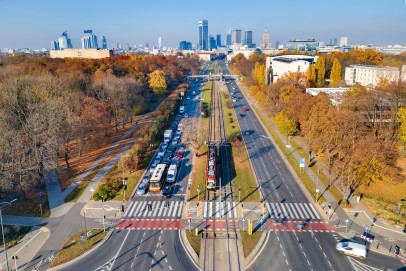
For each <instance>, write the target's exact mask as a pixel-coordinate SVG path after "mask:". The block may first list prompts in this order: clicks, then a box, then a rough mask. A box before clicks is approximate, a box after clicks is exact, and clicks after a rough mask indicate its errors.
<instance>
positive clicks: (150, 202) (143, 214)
mask: <svg viewBox="0 0 406 271" xmlns="http://www.w3.org/2000/svg"><path fill="white" fill-rule="evenodd" d="M150 204H152V201H148V207H147V206H145V208H144V210H143V212H142V216H143V217H144V216H147V213H148V212H149V205H150Z"/></svg>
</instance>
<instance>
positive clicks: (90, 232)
mask: <svg viewBox="0 0 406 271" xmlns="http://www.w3.org/2000/svg"><path fill="white" fill-rule="evenodd" d="M86 236H87V238H88V239H89V238H92V231H88V232H87V234H86Z"/></svg>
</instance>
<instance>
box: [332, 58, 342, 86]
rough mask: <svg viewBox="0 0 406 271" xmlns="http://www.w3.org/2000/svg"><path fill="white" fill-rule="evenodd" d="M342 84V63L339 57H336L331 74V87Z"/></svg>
mask: <svg viewBox="0 0 406 271" xmlns="http://www.w3.org/2000/svg"><path fill="white" fill-rule="evenodd" d="M340 84H341V64H340V61H338V59H337V58H334V62H333V68H332V69H331V74H330V87H333V88H335V87H339V86H340Z"/></svg>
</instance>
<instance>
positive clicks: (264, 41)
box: [260, 27, 271, 48]
mask: <svg viewBox="0 0 406 271" xmlns="http://www.w3.org/2000/svg"><path fill="white" fill-rule="evenodd" d="M260 48H271V43H270V41H269V34H268V27H265V31H264V34H262V43H261V44H260Z"/></svg>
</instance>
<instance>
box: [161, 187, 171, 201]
mask: <svg viewBox="0 0 406 271" xmlns="http://www.w3.org/2000/svg"><path fill="white" fill-rule="evenodd" d="M162 196H163V197H165V198H169V197H170V196H172V187H171V186H170V185H165V186H164V187H163V188H162Z"/></svg>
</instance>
